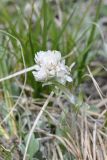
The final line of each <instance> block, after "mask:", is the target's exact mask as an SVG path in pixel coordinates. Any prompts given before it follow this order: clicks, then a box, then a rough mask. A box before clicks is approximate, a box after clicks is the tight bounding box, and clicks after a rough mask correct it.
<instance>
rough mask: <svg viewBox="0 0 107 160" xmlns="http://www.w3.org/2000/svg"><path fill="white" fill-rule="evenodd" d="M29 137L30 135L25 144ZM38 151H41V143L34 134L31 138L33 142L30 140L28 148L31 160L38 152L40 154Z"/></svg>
mask: <svg viewBox="0 0 107 160" xmlns="http://www.w3.org/2000/svg"><path fill="white" fill-rule="evenodd" d="M28 136H29V135H27V136H26V137H25V143H27V140H28ZM38 150H39V141H38V140H37V139H36V138H35V137H34V134H32V137H31V140H30V143H29V147H28V151H27V153H28V155H29V158H30V160H32V158H33V156H34V154H35V153H36V152H38Z"/></svg>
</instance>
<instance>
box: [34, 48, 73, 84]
mask: <svg viewBox="0 0 107 160" xmlns="http://www.w3.org/2000/svg"><path fill="white" fill-rule="evenodd" d="M35 62H36V65H35V70H34V71H33V75H34V77H35V79H36V80H37V81H41V82H43V81H45V82H46V81H48V80H50V79H54V80H56V81H58V82H60V83H62V84H65V83H66V81H68V82H71V81H72V78H71V76H70V72H69V68H68V66H66V65H65V60H62V58H61V53H60V52H59V51H50V50H48V51H46V52H44V51H40V52H37V54H36V55H35Z"/></svg>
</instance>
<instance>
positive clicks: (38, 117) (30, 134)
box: [23, 92, 54, 160]
mask: <svg viewBox="0 0 107 160" xmlns="http://www.w3.org/2000/svg"><path fill="white" fill-rule="evenodd" d="M53 94H54V92H51V94H50V95H49V97H48V98H47V100H46V102H45V103H44V105H43V107H42V109H41V110H40V112H39V114H38V116H37V118H36V119H35V121H34V124H33V126H32V128H31V130H30V133H29V137H28V140H27V144H26V148H25V153H24V157H23V160H26V155H27V150H28V147H29V143H30V140H31V137H32V134H33V132H34V129H35V127H36V126H37V124H38V121H39V120H40V118H41V116H42V114H43V112H44V111H45V109H46V107H47V105H48V103H49V101H50V99H51V98H52V96H53Z"/></svg>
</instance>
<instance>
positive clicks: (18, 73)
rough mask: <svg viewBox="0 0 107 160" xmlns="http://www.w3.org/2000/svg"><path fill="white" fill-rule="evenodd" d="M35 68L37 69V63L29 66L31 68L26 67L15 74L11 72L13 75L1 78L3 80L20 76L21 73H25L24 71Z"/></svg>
mask: <svg viewBox="0 0 107 160" xmlns="http://www.w3.org/2000/svg"><path fill="white" fill-rule="evenodd" d="M34 69H35V65H34V66H31V67H29V68H25V69H23V70H21V71H18V72H16V73H13V74H11V75H9V76H6V77H4V78H1V79H0V82H3V81H5V80H8V79H11V78H14V77H16V76H19V75H21V74H24V73H26V72H29V71H32V70H34Z"/></svg>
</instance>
